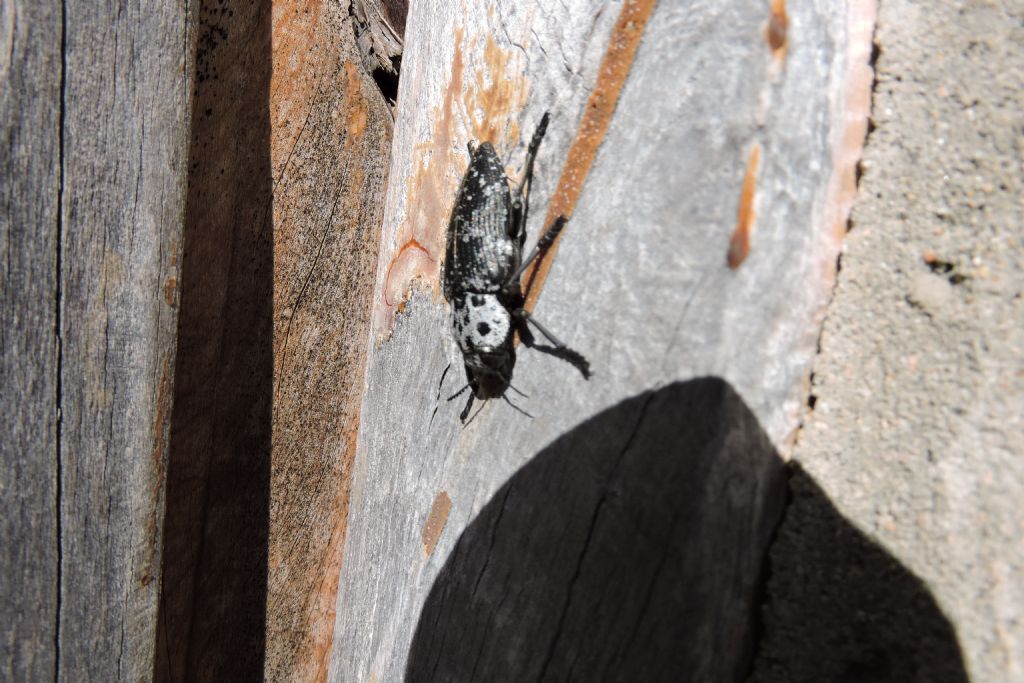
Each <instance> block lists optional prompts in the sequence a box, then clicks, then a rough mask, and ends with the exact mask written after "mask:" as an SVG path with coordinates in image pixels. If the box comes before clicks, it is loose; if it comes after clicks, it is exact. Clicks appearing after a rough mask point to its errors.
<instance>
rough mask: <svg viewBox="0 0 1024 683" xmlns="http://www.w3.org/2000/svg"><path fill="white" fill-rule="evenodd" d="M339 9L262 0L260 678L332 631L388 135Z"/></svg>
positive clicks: (305, 0)
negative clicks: (264, 528)
mask: <svg viewBox="0 0 1024 683" xmlns="http://www.w3.org/2000/svg"><path fill="white" fill-rule="evenodd" d="M349 21H350V20H349V17H348V7H347V3H327V2H324V1H323V0H285V1H284V2H280V3H277V2H275V4H274V22H273V26H272V39H273V50H272V59H273V74H272V78H271V89H270V94H271V96H270V101H269V118H270V128H271V131H270V158H271V160H272V164H271V168H272V171H273V204H272V215H273V266H274V267H273V271H274V287H273V313H274V314H273V406H272V408H273V410H272V420H271V421H272V436H271V456H270V460H271V468H270V511H269V514H270V523H269V539H268V542H267V604H266V658H265V666H264V678H266V679H270V680H290V681H324V680H326V678H327V664H328V657H329V654H330V649H331V643H332V641H333V635H334V633H333V632H334V622H335V610H336V599H337V590H338V581H339V576H340V572H341V558H342V552H343V546H344V540H345V528H346V523H347V516H348V496H349V486H350V483H351V473H352V463H353V459H354V457H355V448H356V435H357V432H358V425H359V413H360V407H361V406H360V402H361V398H362V387H363V378H364V372H365V358H366V351H367V349H366V344H365V340H366V339H367V336H368V333H369V313H370V309H369V305H368V304H369V301H370V299H371V297H372V294H373V289H374V279H375V273H376V264H377V249H378V245H379V243H380V232H379V231H380V225H381V223H382V212H383V193H384V182H385V180H386V174H387V168H388V164H389V156H390V150H391V134H392V130H391V128H392V119H391V114H390V113H389V111H388V108H387V104H386V103H385V102H384V100H383V98H382V97H381V96H380V94H379V92H378V91H377V89H376V86H375V85H374V84H373V81H372V79H371V78H370V76H369V75H368V74H366V73H365V72H364V70H363V69H362V68H361V67H360V66H359V64H360V58H359V55H358V53H357V50H356V46H355V36H354V33H353V30H352V26H351V24H350V23H349ZM412 250H414V251H415V249H414V248H413V249H412Z"/></svg>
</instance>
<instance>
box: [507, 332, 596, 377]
mask: <svg viewBox="0 0 1024 683" xmlns="http://www.w3.org/2000/svg"><path fill="white" fill-rule="evenodd" d="M518 332H519V339H520V340H521V341H522V342H523V346H525V347H526V348H528V349H530V350H532V351H538V352H540V353H543V354H547V355H549V356H553V357H555V358H558V359H559V360H563V361H565V362H566V363H568V364H569V365H571V366H573V367H574V368H576V369H577V370H578V371H579V373H580V374H581V375H583V379H590V377H591V375H592V373H591V371H590V361H588V360H587V359H586V357H585V356H584V355H583V354H582V353H580V352H579V351H576V350H574V349H571V348H569V347H568V346H549V345H547V344H538V343H537V338H536V337H535V336H534V334H533V331H532V330H530V327H529V325H527V324H526V323H525V322H524V323H523V324H521V325H519V327H518Z"/></svg>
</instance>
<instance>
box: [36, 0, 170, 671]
mask: <svg viewBox="0 0 1024 683" xmlns="http://www.w3.org/2000/svg"><path fill="white" fill-rule="evenodd" d="M63 7H64V13H65V15H64V23H65V30H66V33H65V43H64V46H63V50H64V73H63V78H64V90H63V92H62V93H61V101H62V106H63V117H62V118H63V126H62V130H61V135H62V139H63V169H62V170H63V173H62V179H63V187H62V192H61V198H62V199H61V206H60V207H59V210H60V217H61V220H60V225H61V230H60V235H59V237H60V243H59V245H58V249H59V255H60V256H59V259H60V265H61V268H60V273H59V278H60V291H61V300H60V313H59V315H60V320H59V327H58V329H57V333H58V335H59V344H60V349H61V361H60V367H59V370H58V371H59V373H60V375H59V381H60V388H61V394H60V396H59V401H60V405H59V408H60V411H61V422H60V432H59V437H60V443H59V445H58V448H59V451H58V454H59V461H58V463H57V466H58V472H59V473H60V501H59V506H60V508H59V515H60V519H59V525H60V549H59V553H60V554H59V563H60V564H59V570H58V571H59V578H60V584H59V590H60V596H59V599H60V609H59V623H58V633H57V638H56V648H57V657H58V670H57V676H58V677H59V678H63V679H67V680H105V681H114V680H132V681H134V680H139V679H142V678H147V677H149V676H150V675H151V673H152V667H153V647H154V643H155V634H156V606H157V596H158V591H159V585H160V575H159V572H160V559H161V555H160V547H161V525H162V519H163V505H164V472H165V465H166V457H167V431H168V425H169V418H170V405H171V384H172V378H173V369H174V350H175V332H176V323H177V311H176V302H177V284H176V278H177V264H178V259H179V250H180V248H181V225H182V215H183V204H184V184H185V174H184V170H185V165H186V150H187V146H186V143H187V130H186V123H187V118H188V106H187V105H188V102H189V99H190V98H189V92H188V85H189V82H188V79H187V78H186V73H187V66H188V62H189V61H190V60H189V59H188V57H187V55H188V54H189V48H190V44H189V41H188V40H187V35H188V28H187V27H188V20H189V10H188V8H187V5H183V4H179V3H170V4H157V5H151V4H146V3H141V2H128V3H121V4H119V5H118V6H112V5H102V4H97V3H93V2H87V1H84V0H79V1H70V2H65V3H63ZM58 35H59V34H55V35H53V36H51V37H50V39H51V40H57V39H58Z"/></svg>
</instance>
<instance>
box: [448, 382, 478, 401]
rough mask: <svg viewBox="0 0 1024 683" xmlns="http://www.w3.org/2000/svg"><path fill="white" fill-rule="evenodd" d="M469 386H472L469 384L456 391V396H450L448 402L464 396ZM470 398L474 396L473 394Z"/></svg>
mask: <svg viewBox="0 0 1024 683" xmlns="http://www.w3.org/2000/svg"><path fill="white" fill-rule="evenodd" d="M469 386H470V385H469V384H467V385H466V386H464V387H462V388H461V389H459V390H458V391H456V392H455V393H454V394H452V395H451V396H449V397H448V398H447V399H446V400H448V401H454V400H455V399H457V398H458V397H459V396H462V394H464V393H466V389H469ZM470 396H472V394H470Z"/></svg>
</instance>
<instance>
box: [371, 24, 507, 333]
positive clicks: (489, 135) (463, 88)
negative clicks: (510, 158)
mask: <svg viewBox="0 0 1024 683" xmlns="http://www.w3.org/2000/svg"><path fill="white" fill-rule="evenodd" d="M454 45H455V53H454V56H453V57H452V66H451V72H450V76H449V79H448V87H447V89H446V90H445V94H444V98H443V100H442V103H441V105H440V106H439V107H438V108H437V109H436V110H435V112H434V116H433V117H432V118H433V121H434V125H433V132H432V134H431V136H430V138H429V139H427V140H425V141H423V142H421V143H420V144H418V145H416V147H415V148H414V149H413V154H412V156H413V160H412V173H411V175H410V177H409V179H408V181H407V182H406V200H405V206H406V212H405V220H403V221H402V223H401V224H400V225H399V226H398V230H397V232H396V234H395V237H394V240H393V242H392V243H393V244H395V245H401V246H399V247H397V249H396V250H395V251H394V252H393V255H392V256H391V257H390V258H389V260H388V265H387V267H386V270H385V277H384V284H383V287H384V289H383V292H382V293H381V296H379V297H378V299H377V302H376V307H377V308H376V310H375V312H374V316H375V317H374V323H373V325H374V329H375V330H376V331H377V332H378V334H379V335H380V336H385V335H386V334H387V333H388V331H390V329H391V326H392V324H393V322H394V316H395V313H396V311H398V310H399V309H400V307H401V306H402V305H403V303H404V301H405V300H406V299H407V298H408V295H409V292H410V289H411V287H412V285H413V282H414V281H416V280H417V279H419V280H422V281H423V282H425V283H431V284H432V285H433V290H434V294H435V296H436V295H437V294H438V291H439V290H438V283H439V276H440V261H441V258H440V256H441V253H442V252H443V250H444V244H445V237H446V233H447V227H448V217H449V214H450V212H451V208H452V202H453V201H455V193H456V191H457V190H458V184H459V180H460V178H461V176H462V172H463V170H464V169H465V167H466V144H465V143H466V142H467V141H468V140H481V141H483V140H487V141H490V142H491V143H493V144H494V145H495V147H497V149H498V151H499V153H500V152H503V151H504V150H507V149H511V148H512V147H513V146H514V145H515V144H516V141H517V140H518V139H519V126H518V123H517V122H516V121H515V119H516V117H515V116H513V114H514V113H515V112H517V111H519V110H520V109H522V107H523V106H524V105H525V104H526V83H525V79H523V78H514V77H509V76H510V75H514V74H517V73H519V71H520V69H521V67H522V59H523V57H522V53H521V52H520V51H518V50H505V49H503V48H502V47H501V46H500V45H499V44H498V43H497V42H496V41H495V40H494V38H492V37H491V36H487V37H486V38H484V39H483V41H482V45H481V41H480V40H475V41H474V40H470V41H469V42H468V44H467V41H466V38H465V35H464V31H463V30H462V29H461V28H460V29H456V31H455V36H454ZM467 50H468V51H471V52H474V53H475V52H480V53H482V57H481V58H480V59H478V60H477V63H480V64H481V65H482V66H481V67H480V68H477V69H475V70H474V71H473V73H472V74H469V75H467V74H466V73H465V71H466V69H465V64H466V56H465V54H464V51H467ZM467 129H468V130H467ZM467 134H468V135H467ZM410 244H416V245H418V248H416V249H409V248H408V246H409V245H410Z"/></svg>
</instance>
